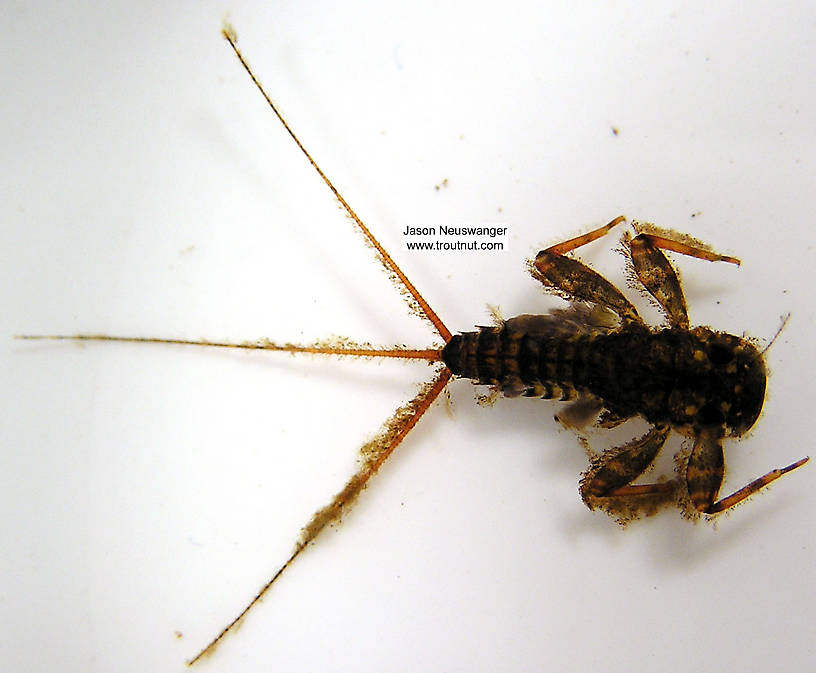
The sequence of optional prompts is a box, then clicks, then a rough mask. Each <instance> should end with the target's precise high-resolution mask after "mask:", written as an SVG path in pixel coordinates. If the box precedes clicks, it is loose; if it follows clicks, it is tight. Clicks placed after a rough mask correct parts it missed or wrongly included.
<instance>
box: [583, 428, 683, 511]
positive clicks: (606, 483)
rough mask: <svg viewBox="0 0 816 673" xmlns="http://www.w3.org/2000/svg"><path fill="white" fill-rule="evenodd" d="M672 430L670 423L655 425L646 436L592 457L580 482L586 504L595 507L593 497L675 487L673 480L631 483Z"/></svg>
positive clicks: (661, 491) (652, 492)
mask: <svg viewBox="0 0 816 673" xmlns="http://www.w3.org/2000/svg"><path fill="white" fill-rule="evenodd" d="M670 432H671V428H669V427H668V426H666V427H660V426H653V427H652V429H651V430H649V432H647V433H646V434H645V435H643V437H639V438H637V439H633V440H632V441H631V442H628V443H627V444H624V445H623V446H618V447H615V448H612V449H609V450H607V451H604V452H603V453H602V454H601V455H600V456H598V457H597V458H596V459H595V460H593V461H592V464H591V465H590V466H589V470H587V472H586V473H585V474H584V477H583V479H581V485H580V491H581V497H582V498H583V500H584V502H585V503H586V505H587V507H589V508H590V509H593V508H594V502H593V501H594V500H596V499H597V498H608V497H617V498H621V497H624V498H625V497H633V496H643V495H662V494H665V493H668V492H671V491H673V490H674V484H673V483H672V482H663V483H654V484H637V485H632V484H631V483H630V482H632V481H634V480H635V479H637V478H638V477H639V476H640V475H641V474H643V472H645V470H646V468H648V467H649V465H651V464H652V461H653V460H654V459H655V456H657V454H658V453H659V452H660V449H661V448H663V444H665V442H666V438H667V437H668V436H669V433H670Z"/></svg>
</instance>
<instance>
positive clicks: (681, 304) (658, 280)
mask: <svg viewBox="0 0 816 673" xmlns="http://www.w3.org/2000/svg"><path fill="white" fill-rule="evenodd" d="M635 228H636V229H638V225H635ZM656 232H657V230H653V231H652V233H649V232H642V233H638V235H637V236H636V237H635V238H634V239H632V240H631V241H628V243H629V250H630V252H631V256H632V265H633V267H634V270H635V273H636V274H637V277H638V279H639V280H640V282H641V283H642V284H643V286H644V287H645V288H646V289H647V290H648V291H649V293H650V294H651V295H652V296H653V297H654V298H655V299H657V301H658V302H659V303H660V305H661V306H662V307H663V309H664V310H665V312H666V315H667V316H668V318H669V322H671V324H672V325H675V326H677V327H688V326H689V319H688V310H687V309H686V298H685V296H684V295H683V290H682V288H681V286H680V281H679V280H678V278H677V273H676V272H675V270H674V267H672V265H671V262H669V260H668V259H666V255H664V254H663V253H662V252H661V251H660V248H663V249H664V250H671V251H673V252H679V253H681V254H684V255H690V256H691V257H697V258H699V259H704V260H707V261H709V262H730V263H731V264H739V263H740V261H739V260H738V259H737V258H736V257H728V256H726V255H719V254H717V253H716V252H713V251H712V250H709V249H708V248H707V247H706V245H705V244H704V243H702V242H700V241H696V240H694V239H692V238H690V237H684V236H682V235H681V234H674V232H665V233H672V234H674V235H675V236H677V239H674V238H668V237H667V236H662V235H661V234H660V233H656ZM661 233H663V232H661ZM678 239H685V240H678Z"/></svg>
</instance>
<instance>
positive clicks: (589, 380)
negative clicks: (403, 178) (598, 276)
mask: <svg viewBox="0 0 816 673" xmlns="http://www.w3.org/2000/svg"><path fill="white" fill-rule="evenodd" d="M524 318H525V319H524V320H522V321H521V324H520V325H517V324H516V322H517V319H513V320H508V321H506V322H504V323H503V324H502V325H501V326H500V327H483V328H481V329H480V330H479V331H478V332H467V333H464V334H459V335H456V336H454V337H453V338H452V339H451V340H450V341H449V342H448V344H447V345H446V346H445V349H444V351H443V353H442V357H443V360H444V362H445V364H446V365H447V366H448V367H449V368H450V369H451V371H452V372H453V373H454V374H455V375H457V376H463V377H466V378H469V379H472V380H473V382H474V383H476V384H480V385H490V386H497V387H498V388H499V389H500V390H501V391H502V392H503V393H504V394H505V395H506V396H509V397H515V396H517V395H524V396H528V397H533V396H534V397H544V398H555V399H560V400H569V399H573V398H574V397H576V396H577V394H580V395H584V396H586V395H590V396H593V397H595V398H597V399H598V400H600V402H601V403H602V404H603V407H605V408H606V409H607V410H608V411H609V412H610V413H611V414H613V415H614V416H615V417H618V418H629V417H632V416H635V415H638V414H639V415H641V416H642V417H644V418H645V419H646V420H647V421H649V422H650V423H652V424H653V425H656V426H671V427H673V428H674V429H677V430H680V431H681V432H694V433H699V432H703V431H705V432H710V433H714V434H717V435H722V434H727V435H732V436H738V435H741V434H742V433H744V432H745V431H746V430H748V429H749V428H750V427H751V426H752V425H753V424H754V423H755V422H756V420H757V418H758V416H759V414H760V411H761V410H762V405H763V401H764V399H765V379H766V374H765V366H764V364H763V361H762V357H761V354H760V353H759V352H758V351H757V349H756V348H755V347H754V346H753V345H752V344H751V343H749V342H747V341H745V340H743V339H740V338H739V337H736V336H734V335H731V334H725V333H722V332H715V331H713V330H710V329H708V328H706V327H696V328H693V329H684V328H679V327H671V328H667V329H662V330H659V331H653V330H650V329H649V328H647V327H645V326H642V325H640V324H637V323H634V322H629V323H624V325H623V326H622V327H620V328H619V329H616V330H611V331H608V332H606V333H600V334H595V333H585V332H582V331H581V330H580V329H576V330H574V331H573V333H571V334H570V333H566V334H564V333H556V334H552V332H553V331H554V330H552V329H550V330H546V329H541V324H546V322H547V321H548V320H549V321H557V320H558V317H557V316H525V317H524ZM536 319H538V322H536ZM545 332H549V333H545ZM562 332H563V330H562ZM567 332H569V331H568V330H567Z"/></svg>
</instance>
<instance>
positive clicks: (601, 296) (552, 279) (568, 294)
mask: <svg viewBox="0 0 816 673" xmlns="http://www.w3.org/2000/svg"><path fill="white" fill-rule="evenodd" d="M625 221H626V219H625V218H624V217H623V215H621V216H620V217H616V218H615V219H614V220H612V221H611V222H610V223H609V224H606V225H604V226H603V227H599V228H598V229H594V230H593V231H590V232H589V233H586V234H584V235H582V236H577V237H576V238H571V239H570V240H568V241H564V242H563V243H559V244H557V245H553V246H550V247H549V248H547V249H546V250H542V251H541V252H539V253H538V254H537V255H536V258H535V261H534V262H533V264H532V267H531V269H530V272H531V273H532V275H533V277H534V278H536V279H537V280H539V281H541V282H542V283H543V284H544V285H546V286H547V287H549V288H552V289H553V290H554V291H555V293H556V294H558V295H560V296H562V297H564V298H565V299H568V300H579V301H588V302H592V303H595V304H601V305H603V306H606V307H607V308H609V309H611V310H612V311H614V312H615V313H616V314H617V315H618V316H620V318H621V319H622V320H629V321H635V322H638V323H642V322H643V321H642V320H641V318H640V316H639V315H638V312H637V309H635V307H634V306H632V304H631V303H630V301H629V300H628V299H627V298H626V297H624V296H623V294H622V293H621V291H620V290H618V288H616V287H615V286H614V285H612V283H610V282H609V281H608V280H606V278H604V277H603V276H601V275H600V274H599V273H598V272H596V271H593V270H592V269H590V268H589V267H588V266H586V265H585V264H582V263H581V262H579V261H578V260H576V259H572V258H571V257H566V256H565V254H566V253H568V252H570V251H571V250H575V249H576V248H579V247H581V246H582V245H586V244H587V243H591V242H592V241H594V240H596V239H598V238H601V237H602V236H605V235H606V234H607V233H608V232H609V230H610V229H612V227H614V226H615V225H617V224H620V223H621V222H625Z"/></svg>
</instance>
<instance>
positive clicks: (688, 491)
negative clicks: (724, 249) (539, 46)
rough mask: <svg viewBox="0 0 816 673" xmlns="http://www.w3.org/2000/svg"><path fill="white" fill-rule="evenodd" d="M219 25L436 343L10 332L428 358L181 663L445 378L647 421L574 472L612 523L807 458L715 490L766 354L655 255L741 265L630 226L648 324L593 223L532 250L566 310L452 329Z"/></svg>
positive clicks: (323, 519) (577, 411)
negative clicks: (689, 292)
mask: <svg viewBox="0 0 816 673" xmlns="http://www.w3.org/2000/svg"><path fill="white" fill-rule="evenodd" d="M222 32H223V36H224V38H225V39H226V40H227V41H228V42H229V44H230V46H231V47H232V49H233V50H234V52H235V55H236V56H237V58H238V60H239V61H240V63H241V65H242V66H243V67H244V69H245V70H246V72H247V73H248V74H249V76H250V78H251V79H252V82H253V83H254V85H255V86H256V87H257V89H258V90H259V91H260V93H261V94H262V95H263V96H264V98H265V99H266V101H267V103H268V104H269V107H270V108H271V110H272V111H273V113H274V114H275V115H276V116H277V118H278V119H279V121H280V123H281V124H282V125H283V127H284V128H285V130H286V131H287V133H288V134H289V135H290V136H291V137H292V139H293V140H294V142H295V143H296V144H297V146H298V147H299V148H300V150H301V152H302V153H303V154H304V156H305V157H306V159H307V160H308V161H309V163H310V164H311V165H312V167H313V168H314V170H315V171H316V172H317V173H318V175H319V176H320V178H321V179H322V180H323V182H324V183H325V184H326V186H327V187H328V188H329V189H330V190H331V192H332V193H333V194H334V196H335V197H336V198H337V200H338V201H339V202H340V204H341V205H342V207H343V208H344V209H345V211H346V213H347V215H348V216H349V218H350V219H351V220H352V221H353V222H354V223H355V225H356V226H357V228H358V229H359V231H360V232H361V233H362V235H363V237H364V238H365V240H366V242H367V243H368V244H369V245H370V246H371V247H372V248H373V249H374V251H375V252H376V254H377V256H378V258H379V260H380V262H381V264H382V265H383V266H384V267H385V269H386V271H387V273H388V274H389V276H390V277H391V278H392V280H393V281H394V284H395V285H396V286H397V287H398V289H399V290H400V292H401V293H402V294H403V296H404V297H405V298H406V300H407V302H408V304H409V305H410V307H411V308H412V309H413V311H414V312H415V313H416V314H418V315H419V316H420V317H422V318H423V319H425V320H427V322H429V323H430V324H431V326H432V327H433V328H434V329H435V331H436V332H437V334H438V335H439V336H440V337H441V339H442V341H443V342H444V345H443V346H442V347H430V348H426V349H406V348H404V347H391V348H387V347H383V348H377V347H372V346H370V345H367V344H355V343H352V342H350V341H346V340H341V341H335V342H332V343H315V344H303V345H299V344H289V343H287V344H278V343H275V342H272V341H269V340H268V339H262V340H259V341H249V342H243V343H226V342H216V341H205V340H200V341H190V340H183V339H171V338H154V337H120V336H110V335H99V334H84V335H83V334H80V335H72V336H33V335H31V336H22V337H20V338H23V339H66V340H74V341H124V342H141V343H164V344H186V345H196V346H210V347H223V348H242V349H258V350H276V351H283V352H288V353H316V354H327V355H338V356H358V357H381V358H402V359H416V360H424V361H427V362H430V363H432V364H433V366H434V367H435V373H434V375H433V377H432V378H431V380H430V381H428V382H427V383H425V384H424V385H423V386H422V387H421V388H420V390H419V392H418V393H417V394H416V396H415V397H414V398H413V399H412V400H410V401H409V402H407V403H406V404H403V405H402V406H400V407H398V408H397V409H396V411H395V412H394V414H393V415H392V416H391V417H390V418H389V419H388V420H387V421H386V422H385V423H384V424H383V426H382V427H381V429H380V431H379V432H378V434H376V435H375V436H374V437H373V439H371V440H370V441H368V442H366V444H365V445H364V446H363V447H362V448H361V450H360V460H359V469H358V470H357V472H356V473H355V474H353V475H352V476H351V478H350V479H349V480H348V482H347V483H346V484H345V485H344V486H343V487H342V488H341V489H340V490H339V491H338V493H337V494H336V495H335V496H334V497H333V498H332V500H331V501H330V502H329V503H328V504H327V505H326V506H325V507H323V508H322V509H320V510H318V511H317V512H316V513H315V514H314V516H313V517H312V518H311V520H310V521H309V522H308V523H307V524H306V525H305V526H304V527H303V529H302V532H301V536H300V538H299V539H298V541H297V542H296V544H295V547H294V550H293V551H292V553H291V555H290V556H289V558H288V559H287V560H286V561H285V562H284V563H283V564H282V565H281V566H280V567H279V568H278V570H277V571H276V572H275V573H274V575H273V576H272V577H271V579H269V580H268V581H267V582H266V583H265V584H264V585H263V586H262V587H261V588H260V590H259V591H258V592H257V594H256V595H255V597H254V598H253V599H252V600H251V601H250V602H249V603H248V604H247V605H246V606H245V607H244V608H243V609H242V610H241V611H240V613H239V614H238V615H237V617H235V618H234V619H233V620H232V621H231V622H230V623H229V624H227V625H226V626H225V627H224V628H223V629H222V630H221V631H220V632H219V633H218V635H216V636H215V637H214V638H213V639H212V640H211V642H210V643H209V644H208V645H207V646H206V647H204V648H203V649H202V650H201V651H200V652H199V653H198V654H197V655H196V656H195V657H193V658H192V659H191V660H190V661H189V662H188V663H189V664H194V663H195V662H196V661H198V660H199V659H200V658H201V657H202V656H204V655H207V654H210V653H212V652H213V651H214V649H215V647H216V646H217V645H218V644H219V643H220V642H221V640H222V639H223V638H224V636H225V635H227V634H228V633H229V632H231V631H232V630H233V628H234V627H235V626H236V625H237V624H238V623H239V622H240V621H241V619H243V618H244V616H245V615H246V614H247V613H248V612H249V610H250V609H251V608H252V607H253V606H254V605H255V604H256V603H258V601H260V600H261V598H263V596H264V595H265V594H266V593H267V591H268V590H269V589H270V588H271V586H272V585H273V584H274V583H275V582H276V581H277V580H278V578H279V577H280V576H281V575H282V574H283V573H284V571H285V570H286V569H287V568H288V567H289V566H290V565H291V564H292V562H293V561H294V560H295V559H296V558H297V557H298V556H299V555H300V553H301V552H302V551H303V550H304V549H306V548H307V547H308V546H309V545H310V543H311V542H313V541H314V540H315V538H316V537H317V536H318V535H319V534H320V533H321V532H322V531H323V530H325V529H326V528H327V527H328V526H330V525H332V524H334V523H336V522H337V521H339V520H340V518H341V517H342V516H343V514H344V513H345V512H347V511H348V510H349V508H350V507H352V506H353V504H354V502H355V501H356V499H357V497H358V496H359V495H360V493H361V492H362V490H363V489H364V488H365V487H366V485H367V484H368V482H369V480H370V479H371V477H372V476H373V475H374V474H375V473H376V472H377V471H378V470H379V468H380V466H381V465H382V464H383V463H384V462H385V461H386V460H387V459H388V457H389V456H390V455H391V453H392V452H393V451H394V449H396V448H397V446H399V444H400V443H401V442H402V440H403V439H404V438H405V437H406V435H407V434H408V433H409V432H410V431H411V430H412V429H413V427H414V426H415V425H416V423H417V422H418V421H419V419H420V418H421V417H422V416H423V415H424V414H425V412H426V411H427V410H428V409H429V408H430V407H431V405H432V404H433V402H434V401H435V400H436V399H437V398H438V397H439V395H440V394H441V393H442V391H443V390H445V388H446V387H447V384H448V382H449V381H450V380H451V378H453V377H463V378H469V379H471V380H472V381H473V383H474V384H476V385H486V386H490V388H491V390H492V393H493V395H498V394H503V395H504V396H506V397H518V396H526V397H540V398H545V399H552V400H557V401H563V402H569V404H568V405H567V406H566V407H565V408H563V409H562V410H561V411H560V412H559V413H558V414H557V418H558V419H559V420H561V421H562V422H564V424H565V425H569V426H572V427H575V428H578V427H583V426H587V425H590V424H593V423H594V425H595V426H597V427H601V428H611V427H614V426H617V425H620V424H622V423H623V422H624V421H626V420H628V419H631V418H635V417H639V418H641V419H643V420H644V421H645V422H646V423H647V424H648V426H649V427H648V429H647V431H646V432H645V434H643V435H642V436H640V437H638V438H636V439H634V440H631V441H629V442H627V443H625V444H623V445H621V446H617V447H614V448H610V449H607V450H605V451H603V452H601V453H600V455H598V456H596V457H594V458H593V459H592V460H591V462H590V466H589V469H588V470H587V471H586V473H585V474H584V475H583V478H582V479H581V483H580V493H581V497H582V498H583V500H584V502H585V503H586V504H587V505H588V506H589V507H590V508H595V507H600V508H603V509H605V510H607V511H608V512H610V513H611V514H613V515H614V516H615V517H616V518H618V519H628V518H632V517H633V516H635V515H636V514H637V513H638V512H640V511H644V510H650V509H653V508H654V503H655V502H658V501H660V502H662V501H666V500H670V499H675V500H676V501H677V503H678V504H679V505H680V506H681V508H683V510H684V511H686V512H687V513H688V514H690V515H699V514H705V515H716V514H718V513H719V512H722V511H724V510H727V509H729V508H731V507H733V506H734V505H736V504H737V503H739V502H741V501H743V500H744V499H745V498H747V497H749V496H750V495H751V494H753V493H755V492H757V491H758V490H760V489H761V488H763V487H764V486H766V485H767V484H769V483H771V482H772V481H774V480H776V479H778V478H779V477H780V476H782V475H783V474H785V473H787V472H790V471H791V470H794V469H796V468H797V467H799V466H801V465H803V464H804V463H805V462H806V461H807V460H808V459H807V458H802V459H800V460H798V461H796V462H795V463H792V464H790V465H788V466H787V467H783V468H781V469H776V470H772V471H770V472H768V473H767V474H765V475H763V476H762V477H759V478H758V479H756V480H754V481H752V482H751V483H750V484H748V485H746V486H744V487H742V488H740V489H739V490H737V491H735V492H734V493H732V494H731V495H728V496H727V497H724V498H720V499H718V493H719V489H720V486H721V483H722V480H723V476H724V472H725V468H724V458H723V448H722V442H723V440H724V439H726V438H735V437H740V436H741V435H743V434H744V433H745V432H746V431H747V430H749V429H750V428H751V427H752V426H753V425H754V424H755V423H756V421H757V419H758V417H759V415H760V412H761V410H762V406H763V403H764V400H765V385H766V370H765V364H764V361H763V354H764V352H761V351H760V350H759V349H758V348H757V347H756V346H755V345H754V344H753V343H751V342H750V341H749V340H747V339H743V338H741V337H737V336H734V335H731V334H726V333H723V332H718V331H715V330H713V329H710V328H708V327H691V326H690V323H689V318H688V311H687V308H686V300H685V296H684V293H683V290H682V287H681V285H680V282H679V279H678V277H677V274H676V272H675V271H674V268H673V267H672V265H671V263H670V262H669V260H668V259H667V257H666V255H665V254H664V253H663V250H671V251H674V252H678V253H681V254H686V255H691V256H694V257H698V258H701V259H704V260H708V261H723V262H730V263H735V264H739V260H737V259H735V258H733V257H727V256H723V255H718V254H716V253H714V252H712V251H711V250H710V249H709V248H708V247H707V246H705V245H704V244H702V243H700V242H699V241H695V240H693V239H690V238H689V237H685V236H681V235H678V234H675V233H674V232H666V231H661V230H658V229H657V228H655V227H653V226H650V225H637V224H636V223H633V227H634V229H635V235H634V236H632V235H631V234H626V235H624V237H623V240H624V250H625V252H626V255H627V258H628V267H629V270H630V277H631V279H632V281H633V282H634V283H637V284H639V285H640V286H641V287H642V288H644V289H645V291H646V292H648V294H649V295H650V296H651V297H652V298H653V299H654V300H655V301H656V302H657V304H658V305H659V307H660V308H661V309H662V311H663V313H664V314H665V315H666V318H667V320H668V326H667V327H659V328H653V327H649V326H648V325H647V324H646V323H645V322H644V320H643V319H642V318H641V316H640V315H639V313H638V311H637V309H636V308H635V306H634V305H633V304H632V303H631V302H630V301H629V300H628V299H627V298H626V297H625V296H624V295H623V293H622V292H621V291H620V290H618V289H617V288H616V287H615V286H614V285H612V283H610V282H609V281H608V280H606V279H605V278H604V277H602V276H601V275H599V274H598V273H597V272H596V271H594V270H592V269H591V268H590V267H588V266H586V265H585V264H583V263H581V262H579V261H578V260H577V259H574V258H573V257H571V256H570V254H571V252H572V251H573V250H575V249H577V248H579V247H581V246H583V245H585V244H587V243H591V242H592V241H594V240H596V239H599V238H601V237H602V236H604V235H606V234H607V233H608V232H609V231H610V230H611V229H612V228H614V227H616V226H617V225H619V224H623V223H624V222H625V219H624V218H623V217H622V216H621V217H617V218H615V219H614V220H612V221H611V222H610V223H609V224H607V225H605V226H603V227H599V228H597V229H594V230H593V231H591V232H589V233H587V234H584V235H582V236H578V237H576V238H572V239H569V240H567V241H565V242H563V243H560V244H558V245H554V246H551V247H549V248H547V249H545V250H542V251H541V252H539V253H538V255H537V256H536V258H535V260H533V261H531V262H530V265H529V268H530V272H531V273H532V275H533V276H534V278H536V279H537V280H538V281H540V282H541V283H542V284H543V285H544V287H545V288H546V289H547V290H549V291H552V292H554V293H556V294H557V295H559V296H561V297H562V298H564V299H566V300H567V301H568V302H569V308H566V309H562V310H553V311H551V312H550V313H548V314H546V315H521V316H517V317H515V318H510V319H508V320H502V321H498V322H497V324H496V325H494V326H492V327H480V328H478V329H477V331H473V332H465V333H459V334H453V333H452V332H451V331H450V330H449V329H448V328H447V327H446V326H445V324H444V323H443V322H442V320H441V319H440V318H439V316H438V315H437V314H436V312H435V311H434V310H433V309H432V308H431V307H430V305H429V304H428V303H427V302H426V301H425V299H424V298H423V296H422V295H421V294H420V293H419V291H418V290H417V289H416V287H415V286H414V285H413V283H412V282H411V281H410V280H409V279H408V278H407V276H406V275H405V274H404V273H403V271H402V269H400V267H399V266H398V265H397V264H396V262H395V261H394V260H393V258H392V257H391V255H390V254H389V253H388V252H387V251H386V250H385V248H384V247H383V246H382V245H381V244H380V243H379V241H378V240H377V239H376V238H375V237H374V235H373V234H372V233H371V231H370V230H369V229H368V227H367V226H366V225H365V224H364V223H363V222H362V220H361V219H360V218H359V217H358V216H357V215H356V213H355V212H354V210H352V208H351V206H349V204H348V203H347V202H346V201H345V199H344V198H343V197H342V196H341V195H340V193H339V192H338V191H337V189H336V188H335V187H334V185H333V184H332V182H331V181H330V180H329V178H328V177H327V176H326V175H325V174H324V173H323V171H322V170H321V169H320V167H319V166H318V165H317V163H316V162H315V161H314V159H313V158H312V157H311V155H310V154H309V152H308V151H307V150H306V149H305V147H304V146H303V145H302V144H301V142H300V141H299V140H298V138H297V137H296V136H295V134H294V132H293V131H292V130H291V128H290V127H289V125H288V124H287V122H286V121H285V120H284V118H283V116H282V115H281V114H280V112H279V111H278V109H277V108H276V107H275V104H274V103H273V102H272V100H271V98H270V97H269V96H268V95H267V94H266V92H265V91H264V89H263V87H262V86H261V84H260V82H259V81H258V79H257V78H256V77H255V75H254V74H253V72H252V70H251V68H250V67H249V65H248V64H247V62H246V61H245V60H244V57H243V56H242V54H241V52H240V51H239V50H238V47H237V45H236V37H235V33H234V31H233V29H232V28H231V27H229V26H225V28H224V30H223V31H222ZM672 431H675V432H677V433H680V434H681V435H683V436H685V437H686V438H688V439H689V442H690V444H691V448H690V450H689V451H688V454H687V455H684V456H682V457H681V459H680V460H679V461H678V465H677V476H676V477H675V478H674V479H671V480H666V481H657V482H655V483H648V484H635V483H633V482H634V481H635V480H636V479H637V478H638V477H639V476H641V475H642V474H644V473H645V472H646V471H647V470H648V468H649V466H650V465H651V464H652V462H653V461H654V459H655V457H656V456H657V454H658V453H659V452H660V450H661V448H662V447H663V445H664V443H665V442H666V440H667V438H668V436H669V435H670V434H671V432H672Z"/></svg>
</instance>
